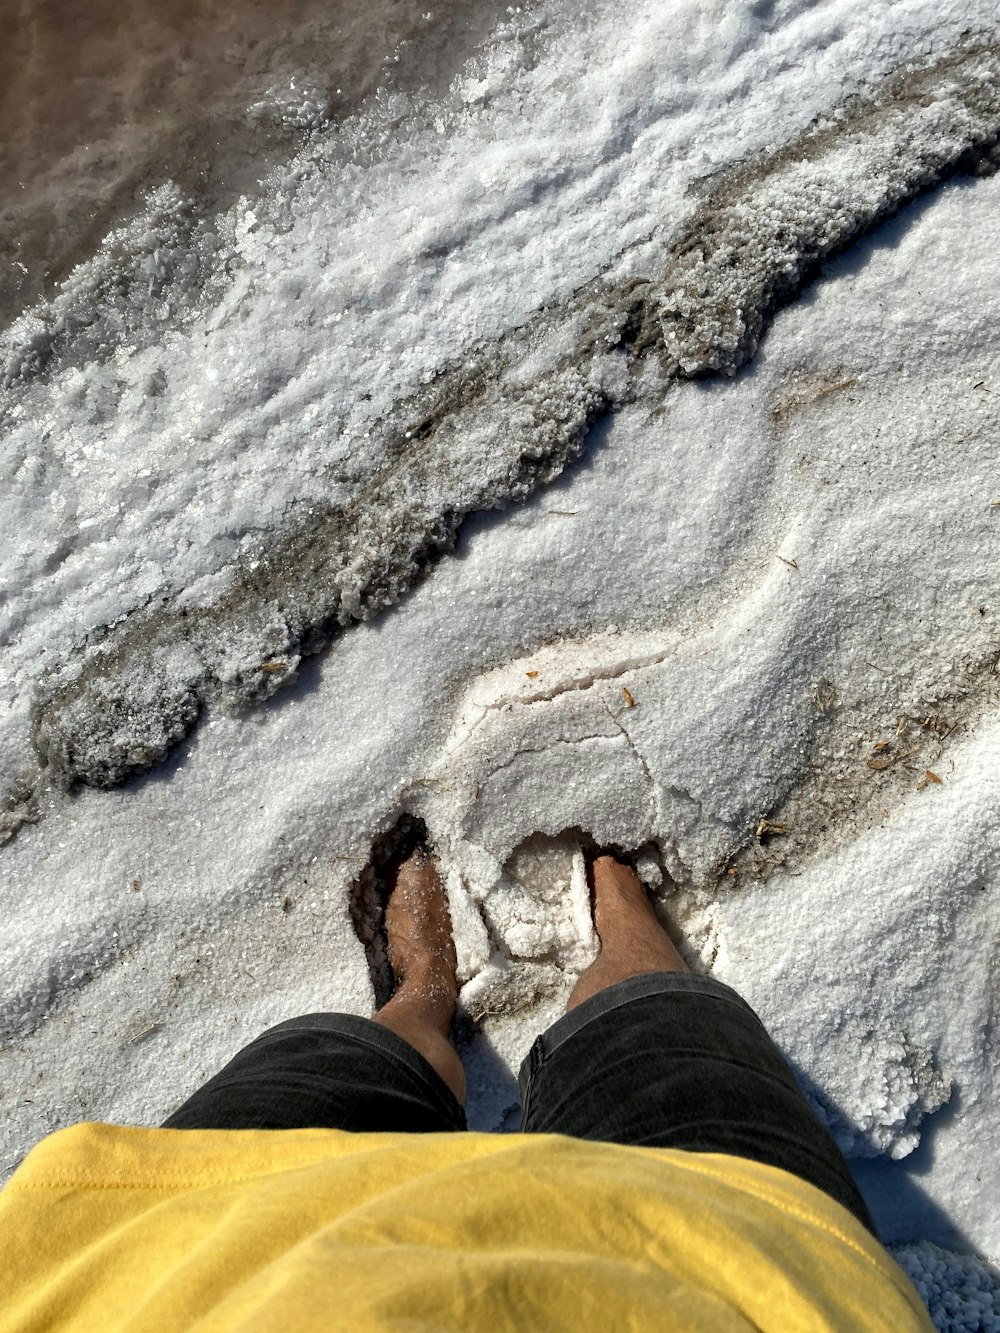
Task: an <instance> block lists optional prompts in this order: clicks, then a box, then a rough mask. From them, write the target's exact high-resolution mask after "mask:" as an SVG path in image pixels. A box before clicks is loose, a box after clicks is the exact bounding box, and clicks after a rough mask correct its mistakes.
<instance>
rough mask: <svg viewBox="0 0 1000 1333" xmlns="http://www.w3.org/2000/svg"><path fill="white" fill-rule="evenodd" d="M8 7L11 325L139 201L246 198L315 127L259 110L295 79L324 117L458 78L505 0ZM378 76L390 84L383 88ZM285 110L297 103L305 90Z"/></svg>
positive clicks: (2, 14)
mask: <svg viewBox="0 0 1000 1333" xmlns="http://www.w3.org/2000/svg"><path fill="white" fill-rule="evenodd" d="M429 9H430V6H429V0H419V2H418V0H375V2H374V3H369V4H365V5H358V4H355V3H351V0H281V3H279V4H277V5H276V4H274V3H273V0H230V3H226V4H220V3H219V2H218V0H167V3H153V0H96V2H95V3H91V4H81V3H80V2H79V0H0V125H2V126H3V133H2V138H0V328H2V327H4V326H6V325H7V324H8V323H9V322H10V321H11V320H12V319H13V318H15V317H16V316H17V314H18V313H20V311H21V310H22V309H23V308H24V307H25V306H26V305H29V304H30V303H32V302H33V301H35V300H37V299H38V298H39V297H40V296H43V295H51V293H52V291H53V290H54V288H55V287H56V286H57V284H58V283H59V282H60V280H61V279H63V278H64V277H65V276H66V274H67V273H68V272H69V271H70V270H71V269H72V267H73V266H74V265H75V264H77V263H78V262H80V260H82V259H85V258H86V257H87V256H88V255H90V254H91V253H93V251H94V249H95V248H96V246H97V245H98V244H99V242H100V239H101V237H102V236H103V235H104V234H105V233H106V232H107V230H108V229H109V227H110V226H112V225H114V224H115V223H116V222H117V221H119V220H121V219H123V218H127V217H128V216H129V215H130V214H131V213H132V211H133V210H134V209H135V207H136V205H137V204H138V203H139V202H140V201H141V198H142V195H143V192H144V191H145V190H146V189H148V188H149V187H151V186H155V185H158V184H160V183H162V182H163V181H165V180H171V179H172V180H176V181H178V182H179V183H180V185H181V186H182V188H184V189H185V190H186V191H191V192H195V193H197V194H199V195H200V196H201V197H202V198H203V200H204V202H205V204H206V205H207V206H208V207H209V208H210V209H213V210H214V209H217V208H220V207H225V206H226V205H227V204H228V203H230V202H232V201H233V200H234V199H235V198H237V197H238V196H239V195H240V194H248V195H251V196H252V195H253V193H254V192H255V191H256V190H257V188H258V183H259V179H260V177H261V176H262V175H263V174H264V173H265V172H266V171H267V170H268V169H269V168H270V167H271V166H273V165H274V163H275V162H277V161H279V160H281V158H283V157H287V156H288V155H289V153H290V152H292V151H293V150H294V148H295V147H296V146H297V144H298V143H299V142H300V140H301V139H302V137H303V134H304V133H305V132H306V131H304V130H303V129H302V128H301V127H300V126H298V125H296V124H294V123H289V122H290V118H289V117H285V118H284V119H282V118H281V117H280V116H275V115H268V114H264V115H260V114H257V115H255V114H253V113H252V112H250V110H249V109H250V108H251V107H252V106H253V105H254V104H255V103H259V102H260V101H262V100H264V101H265V102H268V101H269V102H271V103H273V101H274V93H275V90H279V100H280V90H288V89H289V84H290V81H291V80H294V81H295V84H296V86H297V87H298V88H300V89H301V88H302V87H303V86H307V87H308V88H309V89H310V90H315V91H316V93H317V94H318V95H321V96H324V97H325V98H326V99H328V103H329V109H330V116H331V119H333V120H337V119H339V118H341V117H343V116H344V115H347V114H349V113H350V112H351V111H352V110H354V109H355V108H356V107H357V106H358V105H359V104H360V103H361V102H362V100H363V99H364V97H365V96H366V95H367V94H368V93H369V92H370V91H371V90H372V89H373V87H374V86H375V85H376V83H379V82H382V83H384V82H391V83H392V84H393V86H395V87H403V88H416V87H422V86H427V85H431V86H440V85H441V84H442V83H445V84H446V83H447V82H448V80H450V78H451V77H452V76H453V74H454V73H455V72H456V70H457V69H458V68H459V67H460V65H461V64H462V62H463V61H465V60H466V59H467V58H468V57H469V55H471V54H472V53H473V51H474V50H475V49H476V47H477V45H478V44H479V42H480V41H481V40H482V38H483V36H485V34H486V32H487V30H488V28H489V27H490V26H491V25H492V23H493V22H494V21H495V19H496V17H497V15H498V14H499V13H501V12H502V10H503V6H502V5H501V4H500V3H498V2H497V0H486V2H485V3H484V0H472V2H470V0H445V3H440V0H436V2H435V4H434V6H433V16H431V15H430V14H429ZM380 75H381V78H380ZM290 100H291V101H292V102H294V94H292V95H291V98H290Z"/></svg>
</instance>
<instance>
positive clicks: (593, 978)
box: [566, 856, 687, 1013]
mask: <svg viewBox="0 0 1000 1333" xmlns="http://www.w3.org/2000/svg"><path fill="white" fill-rule="evenodd" d="M590 869H591V876H592V884H593V892H594V925H595V926H596V927H597V934H598V936H599V937H600V941H601V952H600V953H599V954H598V956H597V957H596V958H595V959H594V961H593V962H592V963H591V965H590V966H589V967H588V968H587V970H586V971H585V972H584V973H583V974H582V975H581V977H580V980H579V981H578V982H577V983H576V986H575V988H574V990H573V993H572V995H571V996H570V997H569V1002H568V1004H567V1005H566V1011H567V1013H568V1012H569V1010H570V1009H575V1008H576V1006H577V1005H578V1004H582V1003H583V1001H584V1000H589V999H590V997H591V996H592V995H596V994H598V992H599V991H602V990H606V989H607V987H608V986H613V985H615V983H616V982H619V981H625V980H626V979H627V978H628V977H639V976H643V975H644V974H645V973H647V972H686V971H687V964H686V963H685V961H684V959H683V958H682V957H681V956H680V954H679V953H678V952H677V950H676V949H675V948H674V944H673V941H672V940H671V938H670V936H669V935H668V934H667V932H666V931H665V930H664V929H663V927H662V926H661V925H660V923H659V921H658V920H657V918H656V913H655V912H654V911H653V904H652V903H651V902H650V901H649V899H648V898H647V897H646V891H645V890H644V889H643V887H642V884H641V883H640V881H639V876H638V875H637V874H636V873H635V871H634V870H632V869H631V867H630V866H626V865H622V863H621V862H620V861H616V860H615V858H614V857H613V856H599V857H597V859H596V860H595V861H594V862H593V864H592V866H591V868H590Z"/></svg>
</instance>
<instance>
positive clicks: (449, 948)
mask: <svg viewBox="0 0 1000 1333" xmlns="http://www.w3.org/2000/svg"><path fill="white" fill-rule="evenodd" d="M385 931H386V936H387V940H388V945H389V965H390V967H391V968H392V971H393V975H394V976H395V978H396V985H397V992H398V991H399V990H401V989H402V988H403V987H408V988H409V989H410V990H417V989H420V990H422V991H424V992H426V993H427V994H430V992H432V991H433V992H434V993H435V994H437V993H438V992H441V994H442V997H449V998H450V1004H451V1009H450V1012H449V1014H448V1021H449V1022H450V1021H451V1016H452V1013H453V1012H454V1008H455V999H456V997H457V995H458V983H457V981H456V980H455V967H456V958H455V943H454V941H453V939H452V937H451V916H450V914H449V912H448V899H447V897H446V896H445V891H444V886H443V885H442V883H441V879H440V877H439V875H438V872H437V867H436V866H435V864H434V862H433V860H432V859H431V857H429V856H427V855H426V854H425V853H423V852H422V851H416V852H413V853H412V855H411V856H410V857H409V858H408V859H407V860H405V861H404V862H403V863H402V865H401V866H400V867H399V868H398V870H397V871H396V873H395V876H394V883H393V884H392V887H391V889H390V891H389V900H388V902H387V904H386V909H385Z"/></svg>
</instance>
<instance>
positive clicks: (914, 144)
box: [6, 47, 1000, 787]
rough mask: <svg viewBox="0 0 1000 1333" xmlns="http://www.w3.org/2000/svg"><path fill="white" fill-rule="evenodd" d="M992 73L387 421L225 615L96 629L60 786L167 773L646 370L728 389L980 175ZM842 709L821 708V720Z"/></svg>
mask: <svg viewBox="0 0 1000 1333" xmlns="http://www.w3.org/2000/svg"><path fill="white" fill-rule="evenodd" d="M998 76H1000V56H998V55H997V54H996V53H994V52H993V51H992V50H990V49H988V48H984V47H965V48H962V49H960V50H957V51H954V52H952V53H951V54H949V55H948V56H947V57H946V58H944V59H939V60H937V61H935V62H934V63H932V64H929V65H927V66H926V67H924V68H921V69H918V70H908V71H905V72H902V73H900V74H898V75H896V76H894V77H892V78H890V79H889V80H888V81H887V82H886V83H885V84H884V85H883V86H882V87H881V88H880V89H879V90H878V91H877V93H876V94H875V95H874V96H872V97H870V98H869V99H867V100H860V99H858V100H855V101H853V102H852V103H850V104H849V105H847V106H845V107H842V108H840V109H838V111H837V112H835V113H834V114H833V115H832V116H831V117H830V118H829V119H828V120H827V121H826V122H825V123H822V124H819V125H816V126H814V127H813V128H811V129H810V130H809V131H808V132H807V133H806V134H804V135H803V136H802V137H800V138H799V139H797V140H795V141H793V142H791V143H789V144H787V145H786V146H785V147H783V148H782V149H780V150H779V151H778V152H776V153H774V154H773V155H772V156H770V157H767V158H765V159H762V160H755V161H752V162H749V163H747V164H745V165H743V166H741V167H740V168H738V169H737V170H735V171H733V172H731V173H729V174H728V175H726V176H724V177H722V178H721V179H719V180H717V181H716V182H715V184H714V186H713V187H712V188H711V190H710V192H709V193H708V195H707V197H706V198H705V199H704V201H703V203H702V204H701V205H700V207H699V209H698V211H697V214H696V216H695V218H694V220H693V222H692V223H691V225H690V226H689V227H688V228H687V230H686V231H685V233H684V234H683V235H681V236H680V237H679V238H674V240H673V243H672V244H671V245H670V246H669V249H667V251H666V253H665V254H664V257H663V261H662V264H661V266H660V268H659V271H658V272H654V273H653V274H652V275H651V276H650V277H648V278H643V279H642V280H638V281H637V280H635V279H632V280H630V281H628V282H620V283H613V282H610V281H607V280H604V279H598V280H595V281H594V282H593V283H591V284H590V285H589V286H587V287H586V288H584V289H583V290H581V291H580V292H578V293H577V295H576V296H575V297H574V298H573V299H572V300H571V301H570V302H568V303H567V304H566V305H565V306H563V307H560V308H554V309H548V310H545V311H542V312H541V313H539V314H538V315H537V316H536V317H535V319H534V320H532V321H529V323H528V324H526V325H525V326H524V327H522V328H520V329H518V330H516V331H514V332H512V333H511V334H509V335H507V336H506V337H504V338H502V339H501V340H499V341H498V342H497V344H496V345H495V346H493V347H492V348H490V349H488V350H486V351H485V352H483V353H481V354H480V355H478V356H477V357H476V358H475V359H473V360H472V361H470V362H467V363H465V364H463V365H462V366H460V367H459V368H456V369H453V370H451V371H448V372H446V373H444V374H442V375H440V376H439V377H438V379H437V380H435V381H434V382H432V383H431V384H430V385H428V386H427V387H426V389H424V390H423V391H421V392H420V393H419V394H417V395H415V396H414V397H413V398H411V399H409V400H407V401H404V402H400V403H398V404H397V405H396V408H395V410H394V411H393V413H392V414H391V418H387V419H383V420H382V422H381V424H380V425H379V426H378V427H377V429H376V432H375V433H376V434H377V436H378V439H377V440H376V441H375V446H374V447H375V456H377V457H380V458H381V460H382V461H381V464H380V469H379V470H378V471H377V472H376V473H375V475H373V476H372V477H371V478H370V479H369V480H368V481H367V483H365V484H363V485H362V486H361V487H360V488H359V489H358V490H357V491H356V492H355V493H354V494H353V496H352V497H351V498H350V499H349V500H348V501H346V502H345V503H344V504H343V505H342V506H341V507H337V506H335V505H333V504H331V505H330V506H329V507H328V508H327V509H326V510H325V511H323V510H319V509H317V510H315V511H314V512H312V513H311V514H309V515H308V516H307V517H306V518H304V519H302V520H300V522H299V526H298V527H295V528H294V529H293V528H286V529H281V530H276V531H272V532H271V533H269V534H268V535H267V539H266V541H263V540H262V542H261V546H260V550H259V551H258V552H255V553H254V554H253V555H252V557H247V559H246V560H245V561H244V563H243V564H242V565H240V566H238V567H237V568H236V569H235V571H234V574H233V577H232V579H231V580H230V583H229V586H228V590H227V591H226V592H225V593H224V594H223V595H221V596H219V597H218V599H217V600H215V601H214V602H211V603H209V604H204V603H202V604H200V605H197V606H187V605H184V604H183V600H182V596H181V595H178V597H176V598H175V599H174V600H164V601H160V602H157V603H155V604H152V605H147V606H145V607H142V608H140V609H137V610H136V611H135V612H134V613H133V614H132V615H131V616H129V617H128V618H126V619H125V620H124V621H122V622H120V623H118V624H116V625H114V626H113V627H109V628H101V627H92V628H91V630H90V632H89V633H88V634H87V635H86V638H85V640H84V641H83V643H82V644H81V645H80V646H79V647H78V648H77V649H76V650H75V651H74V652H73V653H72V654H71V655H70V656H69V657H68V658H67V660H65V661H64V662H62V663H61V664H59V665H57V666H56V667H55V668H53V669H52V670H51V671H50V672H49V674H48V675H47V677H46V678H45V680H44V681H43V683H42V684H41V686H40V688H39V690H38V693H37V698H36V701H35V706H34V712H33V741H34V745H35V749H36V753H37V755H38V757H39V760H40V761H41V763H42V764H43V765H44V766H45V767H46V768H47V770H48V775H49V777H50V779H52V780H54V781H55V782H57V783H59V784H61V785H64V786H71V785H72V784H74V783H77V782H83V783H87V784H91V785H94V786H98V787H110V786H114V785H116V784H118V783H120V782H122V781H124V780H126V779H127V778H129V777H130V776H131V775H133V774H136V773H140V772H142V771H143V770H145V769H148V768H149V767H150V766H151V765H153V764H155V763H157V762H158V761H159V760H160V759H162V758H163V757H164V756H166V755H167V754H169V753H170V751H171V750H172V749H173V748H174V747H175V746H177V745H178V744H179V743H180V742H181V741H182V740H183V739H184V738H185V737H186V736H187V735H188V734H189V733H190V732H191V730H192V728H193V727H194V726H195V724H196V722H197V720H198V718H199V715H200V713H201V711H202V709H203V708H204V707H205V705H206V704H208V703H213V704H221V705H222V706H228V707H244V706H247V705H252V704H256V703H258V702H260V701H261V700H264V699H266V698H268V697H269V696H271V695H272V694H273V693H274V692H275V691H276V690H277V689H279V688H280V687H281V686H282V685H283V684H285V683H286V682H287V681H289V680H290V679H292V678H293V677H294V675H295V671H296V668H297V666H298V663H299V662H300V660H301V659H302V658H303V657H306V656H308V655H310V654H313V653H316V652H318V651H320V650H321V649H323V648H324V647H325V646H326V645H327V644H329V643H330V641H331V640H332V639H333V638H334V637H335V636H336V635H337V634H339V633H341V632H343V631H344V630H345V629H346V628H347V627H348V626H350V625H351V624H353V623H355V622H357V621H361V620H366V619H368V618H369V617H371V616H373V615H375V614H377V613H378V612H379V611H381V610H383V609H384V608H386V607H388V606H391V605H392V604H393V603H395V602H397V601H398V600H399V599H400V598H401V597H402V596H403V595H404V593H405V592H406V591H407V589H409V588H410V587H412V586H413V585H414V583H415V582H417V581H418V580H419V579H420V578H421V577H422V575H423V574H424V572H425V571H426V570H427V568H428V567H429V566H430V565H431V564H432V563H433V562H434V561H435V560H436V559H438V558H439V557H440V555H441V554H442V553H443V552H446V551H448V550H449V549H450V548H451V546H452V545H453V543H454V541H455V537H456V533H457V531H458V528H459V526H460V524H461V522H462V520H463V519H464V518H465V517H466V516H467V515H468V514H471V513H474V512H476V511H481V510H488V509H493V508H497V507H502V506H503V505H506V504H509V503H511V502H515V501H519V500H523V499H524V498H525V497H527V496H528V495H529V494H530V493H531V492H532V491H533V490H534V489H535V488H536V487H538V486H540V485H543V484H544V483H546V482H548V481H550V480H552V479H553V478H554V477H555V476H557V475H558V474H559V473H560V472H561V471H562V469H563V468H565V466H566V465H567V463H569V462H570V461H571V460H572V459H573V458H574V457H575V456H576V454H577V453H578V452H579V450H580V447H581V443H582V440H583V438H584V436H585V434H586V432H587V430H588V429H589V427H590V426H591V425H592V424H593V423H594V421H595V420H597V419H598V418H599V417H600V416H601V415H602V414H604V413H606V412H608V411H609V410H612V409H613V408H614V407H615V406H616V405H618V404H620V403H623V402H625V401H627V400H628V398H629V397H630V396H632V395H634V394H635V392H636V391H637V390H636V384H637V376H636V375H635V374H634V373H633V372H635V371H637V370H638V368H639V367H640V366H641V365H644V364H653V365H654V366H656V367H658V370H659V374H658V376H654V377H653V378H654V380H655V382H656V384H657V386H658V387H657V389H656V391H657V392H662V390H663V389H664V388H665V387H666V386H667V385H668V384H669V382H670V380H672V379H677V378H683V377H690V376H697V375H704V374H711V373H722V374H726V375H732V374H734V373H735V372H736V370H737V369H738V368H739V367H740V366H741V365H743V364H744V362H746V361H747V360H748V359H749V358H750V357H752V356H753V354H754V352H755V350H756V348H757V345H758V343H759V341H760V338H761V336H762V335H763V333H764V330H765V328H766V326H767V323H768V320H769V319H770V318H771V316H772V315H773V313H774V311H775V310H777V309H778V308H779V307H780V306H781V305H782V304H783V303H786V302H788V301H789V300H791V299H792V298H793V297H794V296H795V295H796V293H797V292H798V291H799V290H800V289H801V288H802V286H803V284H804V283H806V282H808V281H809V280H810V278H811V277H813V276H814V275H815V273H816V272H817V270H818V268H819V266H820V265H821V264H822V262H823V261H824V260H825V259H827V258H829V257H830V256H832V255H833V254H835V253H836V252H838V251H840V250H842V249H843V248H844V247H845V246H847V245H849V244H850V243H851V242H852V241H853V240H855V239H856V238H857V237H859V236H861V235H863V234H865V233H866V232H868V231H869V230H871V228H872V227H874V226H875V225H876V224H877V223H879V222H880V221H881V220H883V219H884V218H886V217H887V216H889V215H890V214H891V213H892V212H893V211H894V210H895V209H896V208H898V207H899V206H900V205H901V204H903V203H905V202H906V201H907V200H909V199H912V198H913V197H915V196H916V195H917V194H919V193H920V192H922V191H924V190H927V189H928V188H930V187H932V186H934V185H935V184H937V183H938V182H940V181H941V180H943V179H944V178H945V177H946V176H948V175H949V174H950V173H952V172H954V171H956V170H960V169H972V168H974V167H976V166H982V167H983V169H986V168H988V167H991V166H992V162H991V161H990V159H989V152H990V150H991V149H992V147H993V146H994V144H995V143H996V141H997V138H998V136H1000V77H998ZM174 216H175V215H174V214H171V221H170V225H171V226H181V225H182V223H183V225H185V226H186V225H189V223H188V221H187V219H181V220H180V221H176V222H175V221H174ZM161 253H162V247H161ZM40 337H41V334H40ZM43 344H44V345H43ZM54 348H55V344H54V343H52V342H51V339H50V340H49V343H45V339H44V338H42V341H41V342H40V343H39V344H38V346H37V347H35V348H34V349H33V350H31V349H29V351H30V355H29V354H28V353H25V355H20V354H19V357H14V358H13V360H12V359H11V358H10V357H8V359H7V372H6V373H7V375H8V377H9V376H14V377H15V378H16V377H18V376H23V375H24V374H26V373H29V372H31V371H32V368H33V367H37V366H40V365H41V364H42V362H44V360H45V359H46V358H47V357H48V356H50V355H51V354H52V352H53V350H54ZM22 351H23V349H22ZM646 383H647V385H648V383H649V380H648V378H647V380H646ZM347 445H348V447H350V441H347ZM368 447H369V452H371V448H372V446H371V442H369V445H368ZM833 697H834V696H833V692H832V690H831V689H822V690H821V689H818V690H817V697H816V704H817V707H818V708H819V709H820V711H821V712H822V711H825V710H826V708H828V707H829V706H830V704H831V703H832V701H833Z"/></svg>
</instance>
